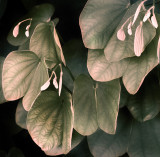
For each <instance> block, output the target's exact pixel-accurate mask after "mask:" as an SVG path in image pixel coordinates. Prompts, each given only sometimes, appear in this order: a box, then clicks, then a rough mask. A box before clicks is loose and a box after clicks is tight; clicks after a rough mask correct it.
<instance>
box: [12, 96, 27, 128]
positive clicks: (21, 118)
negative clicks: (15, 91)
mask: <svg viewBox="0 0 160 157" xmlns="http://www.w3.org/2000/svg"><path fill="white" fill-rule="evenodd" d="M26 119H27V111H26V110H25V109H24V107H23V104H22V99H20V100H19V103H18V106H17V109H16V116H15V120H16V124H17V125H19V126H20V127H21V128H24V129H27V126H26Z"/></svg>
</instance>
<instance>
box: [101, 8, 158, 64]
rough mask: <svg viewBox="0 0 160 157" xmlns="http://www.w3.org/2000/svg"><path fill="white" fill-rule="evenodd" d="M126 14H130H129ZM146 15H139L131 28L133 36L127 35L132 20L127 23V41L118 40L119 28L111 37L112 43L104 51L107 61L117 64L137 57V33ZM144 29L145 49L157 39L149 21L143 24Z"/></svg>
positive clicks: (142, 13) (125, 28)
mask: <svg viewBox="0 0 160 157" xmlns="http://www.w3.org/2000/svg"><path fill="white" fill-rule="evenodd" d="M136 6H137V5H136ZM126 14H128V12H127V13H126ZM144 15H145V13H144V12H141V13H140V14H139V16H138V18H137V20H136V22H135V24H134V25H133V26H132V28H131V29H132V35H131V36H130V35H129V34H128V33H127V29H128V28H127V27H128V24H129V23H130V20H129V21H128V22H127V23H126V25H125V26H124V31H125V34H126V38H125V41H120V40H119V39H118V38H117V31H118V30H119V29H120V27H118V28H117V30H116V31H115V33H114V34H113V36H112V37H111V39H110V41H109V42H108V44H107V46H106V47H105V50H104V53H105V56H106V59H107V60H108V61H110V62H116V61H118V60H121V59H123V58H128V57H133V56H135V53H134V38H135V31H136V28H137V27H138V25H139V23H140V21H142V19H143V17H144ZM131 21H133V17H132V18H131ZM142 29H143V38H144V48H145V47H146V46H147V45H148V44H149V43H150V42H151V40H152V39H153V38H154V37H155V35H156V30H155V28H154V27H153V26H152V24H151V23H150V22H149V21H146V22H145V23H143V27H142Z"/></svg>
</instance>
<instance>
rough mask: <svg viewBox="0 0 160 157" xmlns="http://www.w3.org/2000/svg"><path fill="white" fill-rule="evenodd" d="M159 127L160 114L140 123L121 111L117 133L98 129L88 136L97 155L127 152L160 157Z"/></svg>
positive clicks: (137, 156) (109, 156)
mask: <svg viewBox="0 0 160 157" xmlns="http://www.w3.org/2000/svg"><path fill="white" fill-rule="evenodd" d="M159 129H160V115H158V116H157V117H155V118H154V119H153V120H149V121H147V122H143V123H139V122H137V121H135V120H134V119H132V118H131V117H130V116H129V115H128V114H126V113H125V112H120V114H119V117H118V127H117V132H116V134H115V135H109V134H106V133H104V132H102V131H101V130H98V131H97V132H96V133H95V134H93V135H91V136H89V137H88V144H89V148H90V151H91V153H92V154H93V155H94V156H95V157H115V156H121V155H123V154H124V153H125V152H128V154H129V156H130V157H150V156H155V157H158V156H159V154H160V150H159V145H160V135H159V131H158V130H159ZM95 141H96V142H95Z"/></svg>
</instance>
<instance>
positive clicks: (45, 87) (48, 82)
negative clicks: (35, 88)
mask: <svg viewBox="0 0 160 157" xmlns="http://www.w3.org/2000/svg"><path fill="white" fill-rule="evenodd" d="M49 85H50V79H49V80H48V81H47V82H46V83H45V84H44V85H43V86H42V87H41V91H44V90H46V89H47V88H48V87H49Z"/></svg>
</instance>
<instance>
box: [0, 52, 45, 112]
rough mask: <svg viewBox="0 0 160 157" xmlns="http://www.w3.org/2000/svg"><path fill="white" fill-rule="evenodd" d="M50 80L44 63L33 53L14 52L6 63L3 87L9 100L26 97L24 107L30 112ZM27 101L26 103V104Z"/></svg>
mask: <svg viewBox="0 0 160 157" xmlns="http://www.w3.org/2000/svg"><path fill="white" fill-rule="evenodd" d="M47 80H48V72H47V69H46V68H45V67H44V63H43V62H42V61H41V60H40V59H39V58H38V57H37V55H36V54H35V53H33V52H32V51H13V52H11V53H10V54H9V55H8V56H7V58H6V59H5V61H4V65H3V72H2V87H3V92H4V96H5V98H6V99H7V100H10V101H13V100H17V99H19V98H21V97H23V96H24V95H25V97H24V100H23V105H24V107H25V109H26V110H28V109H29V108H30V107H31V105H32V103H33V101H34V100H35V98H36V97H37V95H38V94H39V92H40V87H41V86H42V85H43V84H44V83H45V82H46V81H47ZM25 101H26V102H25Z"/></svg>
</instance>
